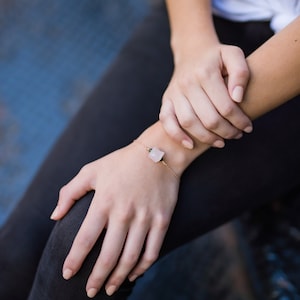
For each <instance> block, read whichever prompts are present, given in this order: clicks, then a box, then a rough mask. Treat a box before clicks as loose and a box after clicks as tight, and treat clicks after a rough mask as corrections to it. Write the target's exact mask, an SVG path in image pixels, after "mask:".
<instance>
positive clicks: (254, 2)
mask: <svg viewBox="0 0 300 300" xmlns="http://www.w3.org/2000/svg"><path fill="white" fill-rule="evenodd" d="M212 7H213V13H214V14H215V15H217V16H220V17H223V18H226V19H229V20H233V21H241V22H243V21H258V20H261V21H270V26H271V28H272V29H273V30H274V31H275V32H278V31H279V30H281V29H282V28H284V27H285V26H286V25H288V24H289V23H290V22H292V21H293V20H294V19H295V18H296V17H297V16H299V15H300V0H212Z"/></svg>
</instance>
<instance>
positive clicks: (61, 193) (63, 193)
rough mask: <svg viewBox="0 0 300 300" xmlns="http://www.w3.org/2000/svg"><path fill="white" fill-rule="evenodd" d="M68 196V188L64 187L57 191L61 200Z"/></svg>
mask: <svg viewBox="0 0 300 300" xmlns="http://www.w3.org/2000/svg"><path fill="white" fill-rule="evenodd" d="M67 195H68V186H67V185H64V186H63V187H61V188H60V190H59V198H60V199H63V198H66V197H67Z"/></svg>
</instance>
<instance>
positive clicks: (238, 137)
mask: <svg viewBox="0 0 300 300" xmlns="http://www.w3.org/2000/svg"><path fill="white" fill-rule="evenodd" d="M241 137H243V134H242V133H239V134H238V135H236V136H235V137H234V139H236V140H238V139H240V138H241Z"/></svg>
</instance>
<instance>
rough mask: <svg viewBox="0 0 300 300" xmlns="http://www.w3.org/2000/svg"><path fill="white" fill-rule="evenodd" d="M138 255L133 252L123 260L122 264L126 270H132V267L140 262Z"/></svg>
mask: <svg viewBox="0 0 300 300" xmlns="http://www.w3.org/2000/svg"><path fill="white" fill-rule="evenodd" d="M138 257H139V255H138V253H137V252H131V253H127V254H126V255H125V256H124V257H123V258H122V260H121V264H122V266H123V267H124V268H126V269H131V268H132V266H133V265H134V264H135V263H136V262H137V260H138Z"/></svg>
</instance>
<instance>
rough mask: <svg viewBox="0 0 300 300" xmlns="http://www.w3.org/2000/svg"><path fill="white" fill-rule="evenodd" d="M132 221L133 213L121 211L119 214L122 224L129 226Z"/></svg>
mask: <svg viewBox="0 0 300 300" xmlns="http://www.w3.org/2000/svg"><path fill="white" fill-rule="evenodd" d="M131 219H132V213H131V212H130V211H129V210H126V209H125V210H124V211H120V212H119V213H118V221H119V222H120V223H121V224H127V223H129V222H130V221H131Z"/></svg>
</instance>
